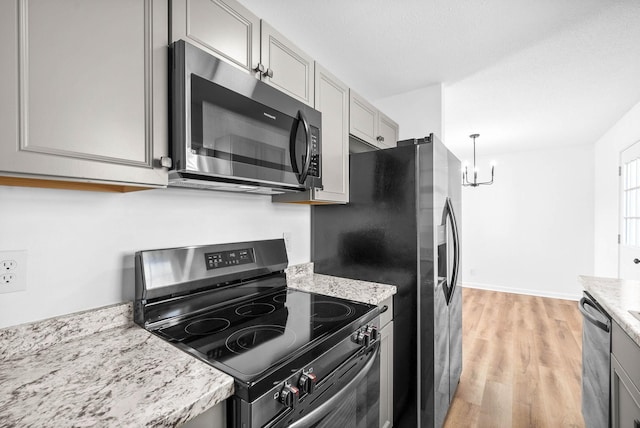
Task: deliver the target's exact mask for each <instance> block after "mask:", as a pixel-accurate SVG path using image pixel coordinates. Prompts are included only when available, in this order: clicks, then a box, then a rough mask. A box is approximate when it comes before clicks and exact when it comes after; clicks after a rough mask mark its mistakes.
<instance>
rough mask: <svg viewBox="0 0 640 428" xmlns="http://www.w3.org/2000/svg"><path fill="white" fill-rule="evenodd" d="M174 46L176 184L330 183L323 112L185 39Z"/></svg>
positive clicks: (264, 187) (280, 189) (276, 187)
mask: <svg viewBox="0 0 640 428" xmlns="http://www.w3.org/2000/svg"><path fill="white" fill-rule="evenodd" d="M171 52H172V55H171V58H172V64H171V67H172V69H171V85H172V89H171V96H172V100H171V109H172V111H171V118H172V119H171V127H172V129H171V155H172V160H173V166H172V170H171V171H170V172H169V186H179V187H193V188H199V189H211V190H225V191H237V192H249V193H262V194H271V195H273V194H279V193H284V192H296V191H303V190H307V189H311V188H317V189H321V188H322V177H321V171H322V168H321V165H320V162H321V154H322V137H321V114H320V112H319V111H317V110H314V109H313V108H311V107H309V106H307V105H306V104H303V103H301V102H299V101H298V100H295V99H293V98H291V97H290V96H288V95H286V94H284V93H282V92H280V91H278V90H277V89H275V88H272V87H271V86H269V85H267V84H266V83H264V82H261V81H260V80H258V79H256V78H255V77H253V76H251V75H249V74H247V73H245V72H243V71H242V70H240V69H237V68H235V67H233V66H232V65H230V64H227V63H225V62H224V61H222V60H220V59H218V58H216V57H214V56H212V55H210V54H209V53H207V52H204V51H203V50H201V49H199V48H197V47H195V46H193V45H191V44H189V43H187V42H185V41H183V40H180V41H177V42H175V43H173V45H172V46H171Z"/></svg>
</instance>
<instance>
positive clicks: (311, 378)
mask: <svg viewBox="0 0 640 428" xmlns="http://www.w3.org/2000/svg"><path fill="white" fill-rule="evenodd" d="M298 387H299V388H300V390H301V391H302V392H306V393H307V394H311V393H313V391H314V390H315V389H316V375H314V374H313V373H302V374H301V375H300V380H299V381H298Z"/></svg>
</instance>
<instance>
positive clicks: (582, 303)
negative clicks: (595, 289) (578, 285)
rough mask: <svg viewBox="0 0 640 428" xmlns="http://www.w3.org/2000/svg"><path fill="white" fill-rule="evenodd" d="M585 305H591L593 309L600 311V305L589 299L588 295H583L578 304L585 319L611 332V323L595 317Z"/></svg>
mask: <svg viewBox="0 0 640 428" xmlns="http://www.w3.org/2000/svg"><path fill="white" fill-rule="evenodd" d="M585 305H587V306H591V307H592V308H593V309H595V310H596V311H598V312H600V309H598V307H597V306H596V305H594V304H593V302H592V301H591V300H589V299H587V298H586V297H583V298H582V299H580V303H579V304H578V309H580V312H582V315H583V316H584V319H585V320H587V321H589V322H590V323H591V324H593V325H595V326H596V327H598V328H599V329H601V330H604V331H606V332H607V333H609V332H610V331H611V327H610V326H609V324H608V323H604V322H602V321H600V320H598V319H595V318H594V317H593V316H592V315H591V314H590V313H589V312H587V310H586V309H585ZM600 313H602V312H600Z"/></svg>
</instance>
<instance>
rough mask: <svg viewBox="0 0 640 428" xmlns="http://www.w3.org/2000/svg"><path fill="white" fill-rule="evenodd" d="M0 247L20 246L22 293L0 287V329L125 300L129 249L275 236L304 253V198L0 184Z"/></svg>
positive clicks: (301, 259) (293, 258)
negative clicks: (283, 200)
mask: <svg viewBox="0 0 640 428" xmlns="http://www.w3.org/2000/svg"><path fill="white" fill-rule="evenodd" d="M0 225H2V227H1V228H0V230H1V233H0V251H5V250H27V252H28V255H27V257H28V261H27V291H25V292H15V293H8V294H0V327H6V326H9V325H14V324H19V323H23V322H28V321H34V320H38V319H43V318H48V317H52V316H56V315H61V314H65V313H69V312H75V311H80V310H85V309H91V308H95V307H99V306H104V305H108V304H112V303H118V302H123V301H127V300H132V299H133V290H134V260H133V255H134V252H135V251H138V250H147V249H155V248H167V247H176V246H186V245H198V244H211V243H224V242H236V241H248V240H254V239H271V238H282V234H283V232H291V236H292V240H291V247H292V248H291V250H292V251H291V255H290V259H289V264H290V265H294V264H299V263H305V262H308V261H309V260H310V211H309V207H308V206H303V205H294V204H273V203H271V198H270V197H268V196H260V195H239V194H232V193H223V192H203V191H198V190H190V189H158V190H149V191H142V192H133V193H126V194H119V193H118V194H116V193H94V192H80V191H67V190H51V189H29V188H19V187H3V186H0Z"/></svg>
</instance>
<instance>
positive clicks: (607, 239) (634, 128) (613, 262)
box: [594, 103, 640, 278]
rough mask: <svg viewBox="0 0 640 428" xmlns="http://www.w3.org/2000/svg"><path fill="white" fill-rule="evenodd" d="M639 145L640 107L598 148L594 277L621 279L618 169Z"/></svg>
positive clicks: (625, 116) (601, 141) (603, 138)
mask: <svg viewBox="0 0 640 428" xmlns="http://www.w3.org/2000/svg"><path fill="white" fill-rule="evenodd" d="M637 141H640V103H638V104H636V105H635V107H633V108H632V109H631V110H630V111H629V112H628V113H627V114H626V115H624V116H623V117H622V118H621V119H620V120H619V121H618V122H617V123H616V124H615V125H614V126H613V127H612V128H611V129H609V131H607V132H606V133H605V134H604V135H603V136H602V137H601V138H600V139H599V140H598V141H597V142H596V144H595V195H594V197H595V218H594V223H595V227H594V236H595V238H594V239H595V260H594V274H595V275H598V276H608V277H613V278H616V277H617V276H618V200H619V199H618V190H619V189H618V166H619V165H620V152H621V151H622V150H624V149H625V148H627V147H629V146H630V145H632V144H633V143H635V142H637Z"/></svg>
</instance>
